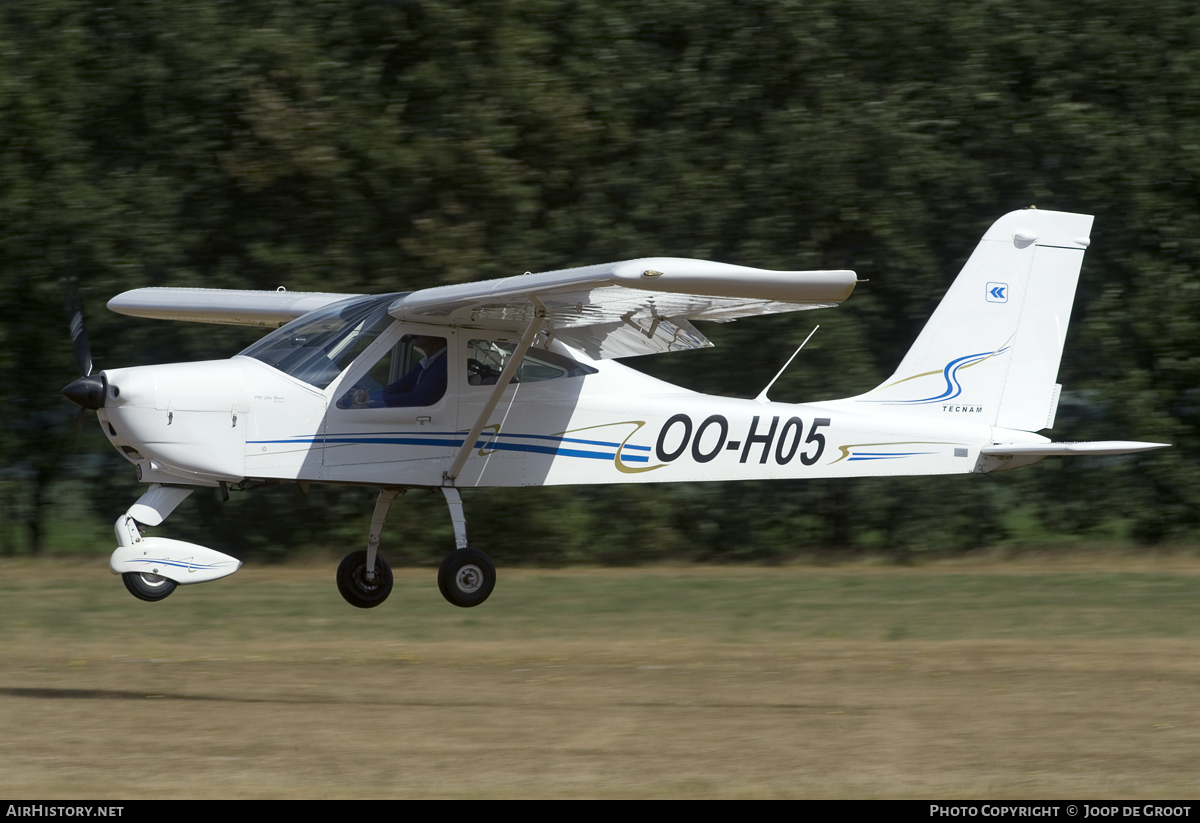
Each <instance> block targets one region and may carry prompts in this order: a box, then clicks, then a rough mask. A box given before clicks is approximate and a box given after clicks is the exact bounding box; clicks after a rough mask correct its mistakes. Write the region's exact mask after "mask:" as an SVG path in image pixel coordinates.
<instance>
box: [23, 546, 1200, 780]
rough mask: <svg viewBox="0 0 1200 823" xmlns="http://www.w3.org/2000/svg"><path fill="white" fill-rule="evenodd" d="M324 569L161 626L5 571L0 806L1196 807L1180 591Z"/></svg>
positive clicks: (96, 595)
mask: <svg viewBox="0 0 1200 823" xmlns="http://www.w3.org/2000/svg"><path fill="white" fill-rule="evenodd" d="M335 565H336V562H335V561H331V562H330V563H329V564H328V565H327V566H321V567H312V566H283V567H272V568H266V569H262V568H259V569H253V568H246V569H243V570H242V571H240V572H238V574H236V575H234V576H233V577H232V578H229V579H228V580H225V581H218V582H215V583H211V584H206V585H203V586H198V587H193V588H183V589H180V590H179V591H178V592H177V593H176V594H174V595H173V596H172V597H170V598H169V599H168V600H166V601H164V602H162V603H158V604H148V603H140V602H138V601H135V600H134V599H133V598H131V597H130V596H129V595H128V594H127V593H126V592H125V590H124V587H122V586H121V584H120V581H119V580H118V579H117V578H115V577H112V576H110V575H109V574H108V572H107V569H106V568H105V567H104V564H103V561H101V562H100V563H96V562H94V561H88V562H86V563H77V564H72V565H68V564H66V563H62V562H54V561H42V562H37V563H34V562H25V563H21V562H16V561H6V562H5V563H4V564H3V565H0V619H2V621H3V627H4V631H3V636H2V638H0V740H2V741H3V745H2V746H0V794H2V795H3V796H6V797H38V798H70V797H78V798H83V797H92V798H118V799H120V798H142V797H167V798H170V797H176V798H178V797H196V798H204V797H322V798H324V797H430V796H433V797H533V796H538V797H644V796H645V797H922V798H925V797H928V798H946V797H975V798H1015V797H1026V798H1049V797H1061V798H1158V797H1169V798H1194V797H1197V796H1200V756H1198V755H1197V754H1196V753H1197V752H1198V751H1200V654H1198V652H1200V598H1197V596H1196V594H1197V590H1198V588H1200V561H1198V560H1196V559H1194V558H1187V557H1182V556H1176V557H1175V558H1161V559H1157V560H1156V559H1130V558H1108V559H1102V560H1088V559H1080V558H1078V557H1077V558H1076V559H1073V560H1037V559H1034V560H1024V561H1013V562H1007V563H995V564H989V563H965V564H963V563H960V564H953V563H941V564H932V565H928V566H923V567H918V568H896V567H886V566H870V565H860V566H842V567H815V566H786V567H778V568H747V567H742V568H727V567H726V568H720V567H701V568H692V567H686V568H685V567H680V568H649V569H619V570H560V571H549V570H506V569H501V573H500V583H499V585H498V586H497V589H496V593H495V594H494V595H493V596H492V598H491V600H489V601H488V602H487V603H486V604H485V605H483V606H482V607H480V608H478V609H474V610H470V611H468V610H461V609H456V608H454V607H452V606H449V605H448V604H446V603H445V602H444V601H442V600H441V597H440V595H439V594H438V591H437V587H436V584H435V582H434V580H433V572H432V571H431V570H401V571H399V572H398V573H397V582H396V588H395V590H394V592H393V594H392V596H391V599H390V600H389V601H388V602H387V603H386V604H384V605H383V606H381V607H380V608H378V609H375V610H371V611H360V610H357V609H353V608H351V607H350V606H348V605H346V604H345V603H343V602H342V600H341V599H340V597H339V596H338V594H337V591H336V588H335V587H334V585H333V579H332V578H333V569H334V567H335Z"/></svg>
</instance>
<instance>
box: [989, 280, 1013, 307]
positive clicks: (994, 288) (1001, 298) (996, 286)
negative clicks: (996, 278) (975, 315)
mask: <svg viewBox="0 0 1200 823" xmlns="http://www.w3.org/2000/svg"><path fill="white" fill-rule="evenodd" d="M985 288H986V289H987V295H986V297H987V301H988V302H989V303H1007V302H1008V284H1007V283H988V284H987V286H985Z"/></svg>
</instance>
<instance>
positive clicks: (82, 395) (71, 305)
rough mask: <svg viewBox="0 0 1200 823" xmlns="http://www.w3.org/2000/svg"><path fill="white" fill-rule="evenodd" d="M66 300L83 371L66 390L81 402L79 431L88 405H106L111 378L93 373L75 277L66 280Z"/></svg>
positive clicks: (80, 369) (72, 398)
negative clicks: (108, 379)
mask: <svg viewBox="0 0 1200 823" xmlns="http://www.w3.org/2000/svg"><path fill="white" fill-rule="evenodd" d="M63 300H64V303H65V305H66V309H67V317H68V318H69V319H70V323H71V345H72V346H73V347H74V348H75V364H76V366H78V368H79V374H80V375H81V376H80V377H79V378H78V379H77V380H75V381H73V382H72V383H70V384H69V385H68V386H67V387H66V388H65V389H63V390H62V393H63V394H64V395H66V396H67V399H68V400H70V401H71V402H72V403H74V404H75V405H77V406H79V407H80V408H79V417H78V418H77V419H76V421H75V430H76V432H77V433H78V431H79V427H80V425H81V424H82V422H83V414H84V412H85V411H87V410H88V409H91V410H92V411H95V410H96V409H100V408H103V407H104V393H105V392H106V391H107V390H108V381H107V380H105V379H104V376H103V375H101V376H99V377H93V376H92V349H91V346H90V345H89V344H88V338H87V332H86V331H85V330H84V328H83V308H82V306H81V305H80V302H79V282H78V281H77V280H75V279H74V278H70V279H67V280H65V281H64V282H63Z"/></svg>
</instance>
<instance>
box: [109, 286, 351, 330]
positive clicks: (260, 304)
mask: <svg viewBox="0 0 1200 823" xmlns="http://www.w3.org/2000/svg"><path fill="white" fill-rule="evenodd" d="M358 296H360V295H355V294H328V293H324V292H304V291H242V290H240V289H170V288H147V289H133V290H132V291H127V292H123V293H121V294H118V295H117V296H116V297H114V298H113V299H112V300H109V301H108V307H109V308H110V309H112V310H113V311H115V312H116V313H117V314H127V315H129V316H131V317H148V318H150V319H153V320H191V321H194V322H197V323H225V324H228V325H235V326H262V327H266V328H274V327H276V326H282V325H283V324H284V323H287V322H288V321H290V320H295V319H296V318H297V317H301V316H302V315H305V314H308V313H309V312H310V311H314V310H316V309H320V308H323V307H325V306H328V305H329V304H330V303H335V302H337V301H338V300H345V299H346V298H347V297H358Z"/></svg>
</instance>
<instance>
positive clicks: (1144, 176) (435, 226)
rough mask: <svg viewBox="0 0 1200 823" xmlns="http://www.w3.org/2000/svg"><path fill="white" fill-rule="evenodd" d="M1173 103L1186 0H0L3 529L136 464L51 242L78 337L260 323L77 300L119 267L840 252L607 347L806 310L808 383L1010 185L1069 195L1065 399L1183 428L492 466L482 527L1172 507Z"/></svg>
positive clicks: (338, 277)
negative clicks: (845, 453)
mask: <svg viewBox="0 0 1200 823" xmlns="http://www.w3.org/2000/svg"><path fill="white" fill-rule="evenodd" d="M1198 115H1200V17H1198V16H1197V12H1196V10H1195V7H1194V4H1191V3H1185V2H1172V0H1165V2H1159V3H1156V4H1153V5H1150V4H1146V5H1142V6H1138V5H1136V4H1128V3H1125V2H1117V0H1090V1H1089V2H1079V3H1072V4H1063V3H1055V2H1049V0H1016V1H1015V2H1014V1H1013V0H1006V1H1005V2H993V1H992V0H980V1H979V2H974V3H969V4H965V3H956V2H944V1H942V0H895V1H894V2H890V3H886V4H879V3H874V2H865V1H863V2H859V1H858V0H812V1H809V2H786V1H785V0H775V1H774V2H766V1H765V0H743V2H739V3H737V4H732V3H696V2H692V0H687V1H686V2H685V0H660V2H657V3H654V4H649V5H647V4H643V3H631V2H625V1H624V0H603V2H600V0H574V1H573V2H566V1H565V0H520V2H516V1H515V0H473V2H465V3H458V2H438V1H437V0H395V2H386V1H385V0H337V2H324V1H323V0H295V1H294V2H279V0H275V1H274V2H263V1H262V0H237V2H225V1H224V0H191V1H190V2H187V3H176V2H165V3H164V2H143V1H139V0H116V2H110V3H96V2H85V1H84V0H27V1H26V2H21V1H20V0H16V2H11V3H6V4H4V5H3V6H0V376H2V379H0V397H2V399H3V406H4V408H5V409H6V410H7V414H6V418H7V422H8V425H6V426H4V427H3V428H2V429H0V456H2V457H0V459H2V460H3V476H2V478H0V521H2V528H0V551H7V552H29V551H38V550H43V549H45V548H46V547H47V537H46V535H47V527H48V525H53V524H52V523H48V522H47V521H48V519H51V518H53V517H56V516H57V517H68V518H69V517H78V518H79V519H90V520H98V521H99V520H102V521H103V522H105V523H107V522H111V521H112V520H113V519H115V518H116V516H117V515H118V514H119V513H121V512H122V511H124V509H125V508H126V507H127V506H128V504H129V503H130V502H132V500H133V499H135V497H136V495H137V494H138V490H137V484H136V483H135V482H134V480H133V478H132V477H131V476H130V470H129V468H128V465H127V464H126V463H125V462H124V461H123V460H121V459H120V458H118V457H117V456H116V455H115V454H114V453H112V451H111V449H110V448H109V447H108V446H107V444H106V443H104V442H103V439H102V438H101V437H100V436H99V435H98V434H96V433H95V432H92V431H90V429H92V428H94V424H89V426H88V429H89V431H88V432H87V434H86V435H85V437H84V439H83V441H82V442H81V444H80V445H79V447H78V450H77V451H76V450H75V447H74V446H73V444H72V442H71V437H70V434H69V433H70V428H71V424H72V420H73V415H74V409H73V407H72V406H71V405H70V404H69V403H68V402H67V401H66V400H64V399H62V398H61V396H60V395H59V390H60V389H61V387H62V386H63V385H65V384H66V383H67V382H69V381H70V380H71V379H72V377H73V374H74V369H73V365H72V364H73V360H72V355H71V351H70V345H69V340H68V337H67V334H66V331H65V321H64V320H63V319H62V318H63V309H62V298H61V295H60V288H59V283H60V281H61V280H62V278H64V277H74V278H77V279H78V280H79V282H80V283H81V288H82V294H83V298H84V303H85V311H86V314H87V320H88V326H89V332H90V336H91V338H92V342H93V348H94V352H95V358H96V361H97V364H98V367H99V368H103V367H105V366H117V365H135V364H144V363H157V362H171V361H175V360H182V359H197V358H218V357H227V356H229V355H231V354H233V353H234V352H236V351H237V350H239V349H240V348H242V347H243V346H245V345H247V344H248V343H249V342H251V340H252V339H253V337H254V333H253V332H247V331H245V330H236V329H232V330H231V329H226V328H218V327H210V326H199V325H195V326H191V325H187V324H178V325H172V324H167V323H160V322H154V321H138V320H131V319H129V318H121V317H118V316H115V315H113V314H111V313H109V312H107V311H105V309H104V302H105V301H106V300H107V299H108V298H109V297H111V296H113V295H114V294H116V293H118V292H120V291H122V290H125V289H129V288H135V287H139V286H148V285H171V286H188V285H191V286H211V287H233V288H236V287H244V288H274V287H276V286H279V285H284V286H286V287H287V288H288V289H290V290H305V289H320V290H338V291H348V292H360V291H380V292H382V291H396V290H401V289H413V288H420V287H424V286H429V285H434V284H438V283H450V282H461V281H468V280H476V279H482V278H488V277H500V276H506V275H511V274H517V273H521V272H523V271H527V270H532V271H538V270H547V269H554V268H563V267H567V266H573V265H581V264H587V263H594V262H601V261H606V260H615V259H623V258H632V257H638V256H643V255H678V256H688V257H702V258H712V259H718V260H722V261H726V262H730V263H739V264H746V265H752V266H760V267H767V268H841V267H845V268H853V269H855V270H856V271H858V272H859V275H860V277H863V278H869V280H870V283H869V284H864V285H863V286H860V288H859V289H858V290H857V291H856V293H855V295H854V296H853V298H852V299H851V300H850V301H848V302H847V303H846V304H845V305H844V306H843V307H841V308H839V309H837V310H834V311H828V312H823V313H820V316H819V317H818V316H815V315H792V316H785V317H777V318H764V319H758V320H748V321H741V322H739V323H736V324H732V325H728V326H720V327H717V328H712V327H711V326H710V327H708V328H706V329H705V331H706V333H709V334H710V336H711V337H712V339H713V340H714V342H716V343H717V346H718V347H717V348H716V349H714V350H709V351H703V352H694V353H686V354H679V355H672V356H669V357H658V358H643V359H641V360H639V361H635V362H634V363H633V365H635V366H636V367H638V368H642V369H645V370H647V371H651V372H653V373H655V374H656V375H657V376H660V377H664V378H666V379H669V380H672V381H675V382H678V383H681V384H683V385H686V386H688V387H690V388H694V389H698V390H702V391H706V392H714V393H721V394H732V395H742V396H752V395H754V394H755V393H757V391H758V390H759V389H760V388H761V387H762V385H764V384H765V382H766V381H767V380H768V379H769V378H770V377H771V375H772V374H773V373H774V372H775V370H776V369H777V368H778V367H779V365H780V364H781V363H782V362H783V360H784V359H786V357H787V356H788V354H790V351H791V349H792V348H794V346H795V344H796V343H797V342H798V341H799V340H800V339H801V338H802V337H803V335H804V334H805V333H807V331H808V329H809V328H811V325H812V323H813V322H820V323H821V324H822V329H821V331H820V332H819V333H818V334H817V336H816V337H815V338H814V340H813V342H812V343H811V344H810V345H809V347H808V348H807V349H806V350H805V353H804V354H803V355H802V356H801V358H799V359H798V361H797V363H796V364H794V365H793V366H792V368H791V369H790V370H789V371H788V372H787V374H786V375H785V376H784V378H783V380H782V381H781V383H780V384H779V386H778V388H777V389H776V390H775V395H776V396H777V397H778V398H780V399H790V400H802V399H810V400H811V399H820V398H826V397H832V396H842V395H848V394H852V393H856V392H859V391H862V390H864V389H866V388H869V387H870V386H872V385H874V384H875V381H877V380H878V379H879V378H881V377H882V376H885V375H886V374H888V373H890V370H891V369H892V368H893V367H894V366H895V365H896V364H897V363H898V361H899V359H900V357H901V356H902V354H903V352H904V351H905V350H906V348H907V347H908V345H909V343H910V342H911V341H912V340H913V339H914V337H915V336H916V333H917V331H918V330H919V328H920V326H921V324H922V323H923V322H924V321H925V319H926V318H927V317H928V315H929V313H930V312H931V310H932V308H933V306H934V305H935V304H936V302H937V301H938V300H939V299H940V297H941V295H942V293H943V291H944V289H945V287H946V286H947V285H948V283H949V282H950V280H951V279H952V278H953V276H954V275H955V274H956V273H957V271H958V269H959V267H960V266H961V265H962V263H963V261H964V260H965V259H966V256H967V255H968V254H969V252H970V250H971V249H972V248H973V246H974V244H975V242H976V241H977V239H978V237H979V236H980V235H981V233H982V232H983V230H984V229H985V228H986V227H987V225H988V224H989V223H990V222H991V221H992V220H994V219H995V218H996V217H998V216H1000V215H1001V214H1003V213H1005V212H1007V211H1010V210H1012V209H1015V208H1021V207H1024V206H1027V205H1030V204H1036V205H1037V206H1039V207H1041V208H1053V209H1059V210H1067V211H1082V212H1087V213H1090V214H1094V215H1096V222H1095V228H1094V231H1093V244H1092V246H1091V249H1090V250H1089V252H1088V255H1087V258H1086V260H1085V263H1084V269H1083V275H1082V279H1081V284H1080V291H1079V297H1078V300H1077V304H1076V312H1075V317H1074V322H1073V326H1072V331H1071V333H1070V335H1069V337H1068V341H1067V352H1066V355H1065V358H1064V361H1063V365H1062V370H1061V372H1060V381H1061V382H1062V383H1063V384H1064V386H1065V388H1066V392H1065V394H1064V397H1063V402H1062V405H1061V407H1060V411H1059V416H1058V423H1057V426H1056V429H1055V430H1054V435H1055V437H1056V438H1057V439H1067V440H1071V439H1084V438H1100V439H1112V438H1130V439H1150V440H1162V441H1168V442H1171V443H1174V444H1175V447H1174V448H1173V449H1171V450H1169V451H1167V452H1163V453H1158V454H1155V455H1154V456H1151V457H1145V458H1140V457H1139V458H1123V459H1090V460H1088V459H1080V460H1072V461H1065V460H1064V461H1046V462H1043V463H1042V464H1040V465H1038V466H1036V467H1033V468H1030V469H1025V470H1022V471H1020V472H1015V473H1012V474H1009V475H1004V476H998V477H996V478H993V479H988V478H981V477H968V478H962V477H957V478H935V479H927V478H916V479H906V480H888V481H875V480H863V481H857V482H840V483H834V482H811V483H793V482H785V483H775V484H762V483H744V484H701V485H686V486H685V485H665V486H657V485H650V486H630V487H615V488H565V489H564V488H558V489H520V490H499V491H486V492H485V491H480V492H475V493H472V494H470V495H468V497H467V503H468V513H469V517H470V520H471V524H472V534H473V542H475V543H477V544H479V545H480V547H481V548H485V549H487V550H489V551H490V552H492V553H493V554H494V555H495V556H496V557H497V558H498V559H501V560H507V561H510V562H511V561H514V560H529V561H537V562H543V563H561V562H572V561H599V562H610V563H625V562H636V561H642V560H653V559H661V558H684V559H687V558H694V559H704V560H770V559H779V558H785V557H788V556H791V555H794V554H796V553H797V552H803V551H810V550H813V549H822V550H858V551H862V550H869V551H875V552H886V553H894V554H896V555H897V556H900V557H903V556H907V555H908V554H910V553H912V552H918V551H925V550H948V551H959V550H966V549H970V548H972V547H977V546H981V545H988V544H993V543H996V542H1002V541H1018V542H1020V541H1025V542H1029V541H1035V542H1036V541H1042V542H1053V541H1055V540H1059V539H1062V538H1064V537H1076V538H1078V537H1083V538H1087V539H1103V540H1109V541H1112V540H1133V541H1138V542H1146V543H1154V542H1162V541H1178V540H1189V539H1194V538H1195V536H1196V531H1197V525H1198V524H1197V505H1196V503H1197V497H1198V496H1200V482H1198V480H1200V473H1198V471H1197V463H1196V456H1197V446H1198V443H1197V425H1198V422H1200V421H1198V420H1197V414H1198V412H1200V394H1198V389H1197V386H1198V385H1200V384H1198V381H1197V371H1198V368H1200V361H1198V359H1197V354H1196V353H1197V346H1196V342H1197V335H1198V324H1200V313H1198V312H1197V307H1198V302H1200V280H1198V279H1197V277H1196V276H1195V274H1194V270H1195V267H1196V261H1197V256H1198V254H1200V210H1198V209H1197V196H1198V194H1200V185H1198V176H1197V173H1198V171H1200V117H1198ZM64 500H65V501H66V502H63V501H64ZM372 503H373V498H372V495H371V494H370V492H369V491H368V490H363V489H345V488H317V487H314V489H313V491H312V493H311V494H310V495H309V496H307V497H304V496H302V495H300V494H299V493H298V492H297V491H296V490H295V488H283V487H279V488H271V489H265V490H261V491H257V492H252V493H248V494H246V495H242V496H235V497H234V498H233V499H232V500H231V501H230V502H229V503H226V504H221V503H220V502H219V500H218V499H217V497H216V496H215V495H212V494H209V493H207V492H200V493H197V494H196V495H193V498H192V499H191V500H189V501H188V502H187V503H186V504H185V505H184V506H183V507H181V509H180V511H179V512H178V513H176V514H175V515H173V517H172V519H171V521H170V522H169V527H170V528H169V533H170V534H172V535H175V536H179V537H183V538H187V537H191V538H193V539H196V540H197V541H198V542H203V543H206V544H208V545H213V546H214V547H218V548H222V549H224V550H228V551H231V552H232V553H234V554H238V555H242V556H245V555H260V556H280V555H282V554H283V553H286V552H288V551H292V550H297V549H303V548H313V547H323V548H335V549H339V550H340V549H341V548H342V547H343V546H349V547H351V548H357V547H359V545H360V544H361V543H362V542H363V540H364V538H365V534H366V529H367V523H368V519H369V513H370V510H371V506H372ZM443 508H444V507H443V506H442V504H441V502H440V499H439V498H435V497H432V496H428V495H426V494H424V493H418V492H413V493H410V494H409V495H407V496H406V497H405V498H402V499H400V500H398V501H397V503H396V504H395V506H394V507H393V515H392V519H391V521H390V524H389V531H388V533H387V536H386V537H385V542H387V543H388V546H389V548H388V554H389V556H390V557H393V558H394V559H395V560H397V561H399V562H431V561H434V560H436V559H437V558H439V557H440V556H441V554H442V553H443V552H444V550H445V549H446V548H447V547H448V546H449V545H452V540H451V536H450V535H451V533H450V526H449V522H448V518H446V517H443V516H442V515H443ZM427 511H428V512H430V513H432V512H436V515H437V516H432V514H426V512H427ZM56 512H57V513H58V514H55V513H56ZM62 512H66V514H65V515H64V514H62ZM89 539H90V538H89ZM52 548H58V549H66V548H73V547H71V546H52ZM95 548H96V549H97V550H98V551H99V550H103V551H108V550H109V548H111V547H110V546H109V545H108V542H106V540H105V539H101V540H99V541H98V542H97V544H96V546H95Z"/></svg>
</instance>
